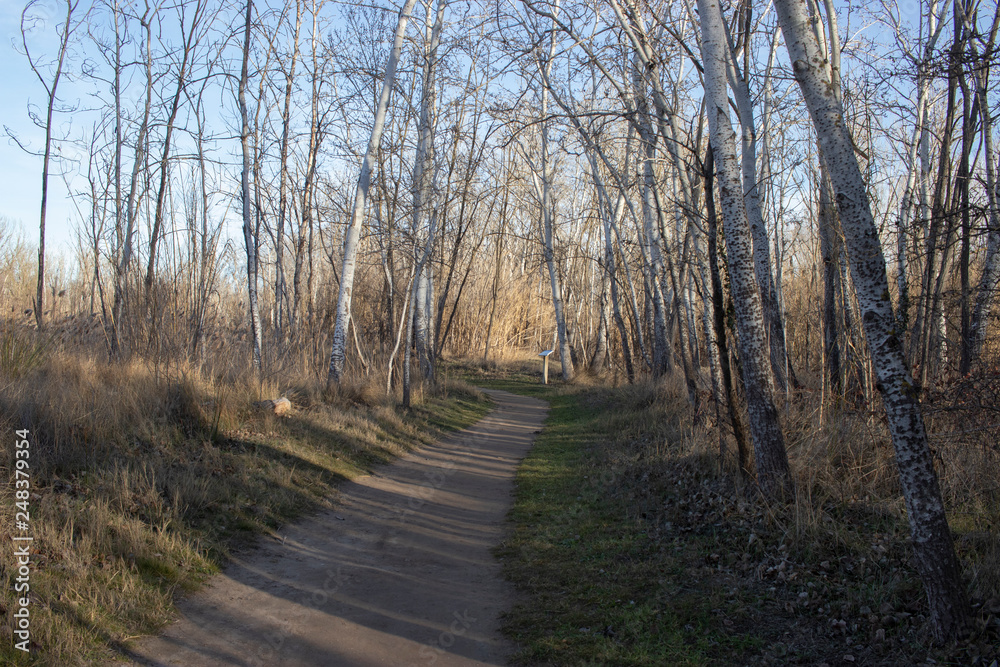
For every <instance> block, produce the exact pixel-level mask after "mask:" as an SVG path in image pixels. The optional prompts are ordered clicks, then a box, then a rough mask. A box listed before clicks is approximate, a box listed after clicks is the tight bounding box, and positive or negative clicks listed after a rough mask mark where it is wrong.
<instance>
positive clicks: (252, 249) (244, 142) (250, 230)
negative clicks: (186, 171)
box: [238, 0, 262, 375]
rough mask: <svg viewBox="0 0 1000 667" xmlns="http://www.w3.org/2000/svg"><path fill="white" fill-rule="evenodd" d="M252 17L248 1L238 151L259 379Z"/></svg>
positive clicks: (252, 338)
mask: <svg viewBox="0 0 1000 667" xmlns="http://www.w3.org/2000/svg"><path fill="white" fill-rule="evenodd" d="M252 13H253V0H247V4H246V23H245V24H244V28H243V68H242V69H241V70H240V84H239V93H238V95H239V103H240V120H241V122H242V124H241V128H240V147H241V148H242V150H243V171H242V172H241V174H240V187H241V192H242V194H243V197H242V199H243V244H244V247H245V248H246V253H247V303H248V305H249V311H250V312H249V317H250V344H251V346H252V361H253V368H254V371H256V373H257V374H258V375H260V373H261V371H262V365H261V353H260V348H261V333H260V307H259V305H258V303H257V255H258V253H257V234H256V233H255V232H256V229H255V225H254V222H253V214H252V213H251V210H250V145H249V141H250V115H249V113H248V111H247V100H246V89H247V78H248V76H249V75H248V69H249V63H250V26H251V23H250V18H251V14H252Z"/></svg>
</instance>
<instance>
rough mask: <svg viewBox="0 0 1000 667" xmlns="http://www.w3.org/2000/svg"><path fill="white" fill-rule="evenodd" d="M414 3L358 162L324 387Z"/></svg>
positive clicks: (333, 366)
mask: <svg viewBox="0 0 1000 667" xmlns="http://www.w3.org/2000/svg"><path fill="white" fill-rule="evenodd" d="M416 2H417V0H406V4H404V5H403V8H402V9H400V10H399V19H398V21H397V23H396V34H395V37H394V39H393V43H392V51H391V52H390V53H389V59H388V61H387V62H386V65H385V76H384V78H383V80H382V92H381V93H380V94H379V99H378V106H377V107H376V108H375V122H374V125H373V126H372V133H371V137H370V138H369V140H368V148H367V150H366V151H365V157H364V159H363V160H362V162H361V173H360V174H359V175H358V188H357V191H356V193H355V195H354V205H353V207H352V208H351V218H350V222H349V223H348V226H347V235H346V238H345V239H344V263H343V266H342V268H341V271H340V293H339V294H338V296H337V319H336V321H335V323H334V326H333V345H332V349H331V351H330V373H329V375H328V376H327V386H330V385H335V384H339V383H340V381H341V379H342V377H343V374H344V359H345V348H346V343H347V323H348V322H349V321H350V319H351V297H352V295H353V293H354V273H355V270H356V269H357V265H358V242H359V240H360V239H361V227H362V225H363V224H364V213H365V203H366V202H367V200H368V190H369V188H370V187H371V179H372V163H373V162H374V161H375V153H376V151H377V150H378V146H379V143H380V142H381V140H382V129H383V127H384V126H385V112H386V109H387V108H388V106H389V97H390V95H391V94H392V85H393V81H395V78H396V65H397V64H398V63H399V54H400V52H401V51H402V50H403V37H404V36H405V34H406V26H407V24H408V23H409V21H410V13H411V12H412V11H413V6H414V5H415V4H416Z"/></svg>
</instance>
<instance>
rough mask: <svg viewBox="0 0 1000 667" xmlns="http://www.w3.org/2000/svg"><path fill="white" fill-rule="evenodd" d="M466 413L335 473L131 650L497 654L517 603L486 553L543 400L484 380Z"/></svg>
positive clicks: (412, 661)
mask: <svg viewBox="0 0 1000 667" xmlns="http://www.w3.org/2000/svg"><path fill="white" fill-rule="evenodd" d="M488 393H489V394H490V397H491V398H492V399H493V400H494V402H495V403H496V408H495V409H494V410H493V411H491V412H490V413H489V414H488V415H487V416H486V417H485V418H483V419H482V420H481V421H479V422H477V423H476V424H475V425H473V426H471V427H469V428H467V429H465V430H463V431H460V432H458V433H455V434H453V435H451V436H448V437H446V438H444V439H442V440H441V441H439V442H438V443H436V444H432V445H426V446H423V447H421V448H419V449H417V450H415V451H413V452H411V453H409V454H406V455H405V456H403V457H402V458H400V459H398V460H397V461H395V462H393V463H391V464H388V465H385V466H383V467H380V468H378V469H377V470H376V471H375V472H374V473H373V474H371V475H367V476H363V477H359V478H357V479H355V480H353V481H351V482H347V483H345V484H343V485H342V486H341V487H340V489H339V492H338V497H337V499H336V502H335V503H333V505H332V507H330V508H328V509H326V510H324V511H323V512H321V513H319V514H317V515H314V516H311V517H309V518H307V519H305V520H304V521H301V522H299V523H296V524H294V525H290V526H287V527H284V528H281V529H280V530H278V531H277V532H276V534H275V535H274V536H273V537H272V538H271V539H268V540H266V542H265V543H264V544H263V545H261V546H260V547H259V548H258V549H255V550H253V551H252V552H249V553H246V554H244V555H242V556H236V557H234V558H233V559H232V562H231V563H230V564H229V565H228V566H227V567H226V568H225V570H224V571H223V572H222V573H221V574H220V575H218V576H216V577H214V578H213V579H212V580H211V581H210V582H209V584H208V586H207V587H206V588H205V589H204V590H203V591H201V592H199V593H198V594H196V595H193V596H191V597H190V598H188V599H186V600H183V601H181V603H180V604H179V605H178V607H179V610H180V615H181V620H180V621H178V622H177V623H175V624H173V625H171V626H170V627H169V628H168V629H167V631H166V632H165V633H164V634H163V635H161V636H159V637H155V638H150V639H148V640H145V641H142V642H140V643H139V644H138V646H137V647H136V648H134V649H132V650H131V651H130V652H129V658H130V659H131V660H132V661H133V664H140V665H191V666H196V665H279V664H280V665H303V666H307V665H308V666H312V665H331V666H335V665H350V666H352V667H365V666H368V665H371V666H373V667H374V666H376V665H389V664H392V665H432V664H433V665H436V666H438V667H440V666H448V665H454V666H458V665H468V666H475V665H502V664H505V663H506V657H507V656H508V655H509V654H510V653H511V652H512V650H513V647H512V646H511V645H510V643H509V642H507V641H505V640H504V639H503V638H502V637H501V635H500V632H499V616H500V613H501V611H503V610H507V609H509V608H510V607H511V606H512V604H513V601H514V600H513V595H514V593H513V590H512V587H511V586H510V585H509V584H507V583H506V582H504V580H503V576H502V573H501V569H500V565H499V563H498V562H497V561H496V559H495V558H494V556H493V555H492V553H491V550H492V549H493V548H495V547H496V545H497V544H499V542H500V540H501V538H502V536H503V533H502V530H503V520H504V516H505V514H506V513H507V511H508V509H509V507H510V504H511V492H512V487H513V479H514V471H515V468H516V466H517V465H518V463H519V462H520V460H521V459H522V458H523V457H524V455H525V454H526V453H527V451H528V449H529V448H530V446H531V444H532V441H533V440H534V438H535V434H536V433H538V431H539V429H540V428H541V425H542V422H543V420H544V418H545V411H546V407H545V404H544V403H543V402H542V401H538V400H535V399H532V398H526V397H523V396H515V395H513V394H508V393H506V392H498V391H490V392H488Z"/></svg>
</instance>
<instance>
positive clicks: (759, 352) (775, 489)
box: [698, 0, 792, 497]
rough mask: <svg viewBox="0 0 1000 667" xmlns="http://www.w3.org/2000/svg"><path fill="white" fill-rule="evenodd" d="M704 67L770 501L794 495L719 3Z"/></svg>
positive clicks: (706, 6)
mask: <svg viewBox="0 0 1000 667" xmlns="http://www.w3.org/2000/svg"><path fill="white" fill-rule="evenodd" d="M698 12H699V16H700V18H701V34H702V44H701V48H702V62H703V64H704V67H705V100H706V101H705V111H706V114H707V115H708V125H709V131H710V136H711V143H712V148H713V152H714V156H715V162H716V164H717V174H718V183H719V198H720V200H721V202H720V203H721V204H722V221H723V229H724V230H725V237H726V255H727V259H728V261H729V276H730V281H731V285H732V293H733V305H734V307H735V310H736V324H737V328H738V330H739V343H740V364H741V366H742V372H743V384H744V388H745V390H746V401H747V417H748V422H749V426H750V433H751V435H752V437H753V443H754V458H755V462H756V464H757V483H758V485H759V486H760V489H761V491H762V492H763V493H764V494H765V495H768V496H771V497H782V496H784V497H788V496H790V495H791V494H792V476H791V471H790V470H789V467H788V455H787V453H786V452H785V439H784V435H783V433H782V431H781V425H780V423H779V421H778V410H777V408H776V407H775V404H774V384H773V378H772V374H771V370H770V360H769V359H770V355H769V346H768V343H767V331H766V326H767V325H766V322H765V321H764V311H763V307H762V305H761V297H760V289H759V288H758V285H757V282H756V279H755V278H754V271H753V239H752V237H751V234H750V229H749V225H748V223H747V215H746V204H745V199H744V197H743V178H742V175H741V173H740V167H739V160H738V159H737V157H736V136H735V132H733V128H732V124H731V122H730V119H729V96H728V94H727V91H726V78H727V77H726V63H727V58H728V45H727V44H726V34H725V27H724V24H723V19H722V11H721V8H720V7H719V4H718V1H717V0H698Z"/></svg>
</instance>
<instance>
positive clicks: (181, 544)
mask: <svg viewBox="0 0 1000 667" xmlns="http://www.w3.org/2000/svg"><path fill="white" fill-rule="evenodd" d="M251 378H252V376H249V375H247V374H245V373H244V374H243V375H242V376H241V375H240V374H239V372H238V368H237V367H235V366H232V367H230V368H228V369H218V368H217V369H215V370H214V372H209V371H207V370H204V369H199V368H197V367H195V366H193V365H191V364H189V363H186V362H176V361H175V362H173V363H171V364H169V365H168V364H164V363H159V364H153V363H148V362H145V361H143V360H142V359H139V358H135V359H133V360H132V361H129V362H125V363H116V364H111V363H107V362H105V361H102V360H100V359H99V358H98V355H96V354H86V353H81V352H79V351H73V350H72V349H71V348H67V347H65V346H62V345H60V344H59V343H58V341H55V342H53V341H51V340H48V339H46V340H42V339H38V338H37V337H36V336H35V334H34V333H33V332H31V331H28V330H26V329H19V328H7V330H6V331H5V332H3V333H2V334H0V429H2V430H3V432H5V433H6V434H7V435H8V440H10V439H12V438H13V433H14V431H15V430H16V429H20V428H28V429H30V431H31V435H30V441H31V458H30V463H31V484H32V490H31V493H32V495H31V500H30V503H31V508H30V509H31V534H32V535H33V536H34V538H35V539H34V542H33V543H32V555H31V560H32V571H31V581H30V584H31V592H30V600H31V605H30V612H31V633H32V636H31V639H32V644H31V646H32V654H31V655H30V656H25V655H23V654H22V653H21V652H20V651H15V650H14V648H13V642H12V641H11V638H12V618H11V614H10V612H12V611H13V610H14V609H15V606H14V597H15V594H14V590H13V578H14V577H15V576H16V571H15V570H16V568H15V567H14V561H13V559H12V548H11V546H10V545H11V544H12V541H11V537H12V534H13V518H14V517H13V513H14V511H15V506H14V489H13V485H12V484H9V481H10V480H11V479H12V476H13V472H12V462H13V457H12V456H11V457H4V458H3V459H2V460H0V479H3V480H4V484H3V486H0V542H2V543H3V545H4V547H3V552H2V559H0V588H2V592H0V637H3V640H2V642H3V643H2V646H0V663H2V664H45V665H54V664H58V665H73V664H83V663H88V662H91V661H94V660H97V661H102V660H106V659H108V658H109V657H111V655H113V653H111V652H109V649H110V651H113V650H114V649H116V648H118V647H120V646H121V645H122V644H123V643H125V642H127V641H128V640H129V639H130V638H133V637H135V636H138V635H142V634H147V633H150V632H155V631H156V630H157V629H158V628H160V627H162V626H163V625H164V624H165V623H166V622H167V621H168V620H169V618H170V615H171V613H172V610H173V599H174V596H175V594H177V593H179V592H185V591H190V590H192V589H193V588H195V587H197V586H198V584H199V583H200V582H201V581H202V580H203V579H204V578H205V577H206V576H208V575H209V574H211V573H213V572H215V571H216V570H217V569H218V567H219V566H220V565H221V564H222V563H224V562H225V560H226V557H227V554H228V553H229V552H230V551H232V550H233V549H240V548H244V547H246V546H248V545H250V544H252V541H253V540H254V539H255V536H257V535H259V534H261V533H265V532H268V531H273V530H274V529H276V528H277V527H278V526H280V525H281V524H282V523H284V522H286V521H288V520H289V519H290V518H292V517H294V516H296V515H298V514H300V513H301V512H304V511H308V510H309V509H310V508H315V507H318V506H320V505H322V504H323V503H325V502H328V500H329V499H330V498H331V497H332V496H331V494H333V493H334V492H335V488H336V485H337V484H338V483H339V482H340V481H342V480H344V479H346V478H349V477H352V476H354V475H357V474H359V473H361V472H364V471H367V470H370V469H371V467H372V466H374V465H377V464H379V463H383V462H386V461H389V460H391V459H392V458H393V457H395V456H397V455H398V454H400V453H402V452H404V451H406V450H407V449H410V448H412V447H414V446H417V445H419V444H421V443H427V442H432V441H433V440H434V439H435V438H436V437H438V435H439V434H440V432H441V430H442V429H445V428H455V427H460V426H464V425H466V424H468V423H471V422H472V421H474V420H475V419H477V418H478V417H479V416H480V415H482V414H483V413H484V412H485V411H486V410H487V409H488V403H487V402H486V401H485V400H484V398H483V397H482V395H480V394H477V392H475V391H473V390H470V389H469V388H467V387H463V386H462V385H461V384H460V383H449V384H448V385H447V386H446V387H444V389H442V390H433V391H432V390H428V391H427V392H426V394H425V395H424V396H423V397H422V400H421V402H420V404H418V405H416V407H415V408H414V409H413V410H411V411H410V412H409V413H408V414H403V413H402V412H401V411H400V410H399V409H398V408H397V407H396V405H395V403H394V402H393V401H392V400H391V399H387V398H386V397H385V395H384V394H385V392H384V384H383V385H382V387H381V388H380V387H379V386H378V384H377V382H371V383H367V384H366V383H364V382H360V381H354V382H351V383H349V384H348V385H347V386H346V387H345V388H344V389H342V390H341V391H339V392H335V394H333V395H330V394H327V393H325V391H324V388H323V386H322V384H321V383H319V382H318V381H314V380H309V379H308V378H306V379H302V378H301V377H300V378H294V377H288V378H285V379H284V380H282V381H279V380H278V379H273V378H272V379H270V380H266V381H264V382H261V381H259V380H255V379H251ZM449 391H450V392H452V395H450V396H449V395H448V394H447V393H446V392H449ZM282 394H285V395H289V396H290V397H291V398H292V400H293V403H294V404H295V409H294V410H293V414H292V416H291V417H289V418H277V417H275V416H273V415H272V414H269V413H267V412H266V411H263V410H260V409H257V408H255V407H254V403H255V402H257V401H259V400H261V399H262V398H276V397H278V396H279V395H282ZM8 451H12V450H8Z"/></svg>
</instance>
